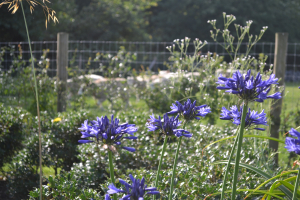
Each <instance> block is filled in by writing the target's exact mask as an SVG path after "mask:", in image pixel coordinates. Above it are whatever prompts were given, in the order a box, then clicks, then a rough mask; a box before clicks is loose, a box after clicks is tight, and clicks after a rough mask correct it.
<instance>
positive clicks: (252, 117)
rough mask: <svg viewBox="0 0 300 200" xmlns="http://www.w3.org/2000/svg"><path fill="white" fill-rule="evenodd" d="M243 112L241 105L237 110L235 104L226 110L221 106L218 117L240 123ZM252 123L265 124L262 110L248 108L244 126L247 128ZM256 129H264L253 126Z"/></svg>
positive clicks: (265, 119) (264, 114) (236, 123)
mask: <svg viewBox="0 0 300 200" xmlns="http://www.w3.org/2000/svg"><path fill="white" fill-rule="evenodd" d="M242 113H243V107H242V106H241V108H240V110H238V107H237V106H232V107H231V108H230V110H227V109H226V108H225V107H222V113H221V117H220V119H223V120H232V123H233V124H235V125H240V124H241V118H242ZM253 125H265V126H268V124H267V118H266V113H264V110H263V111H262V112H261V113H258V112H257V111H254V110H252V111H251V110H250V108H249V109H248V112H247V115H246V120H245V128H249V127H250V126H253ZM254 129H256V130H260V131H264V130H265V129H264V128H254Z"/></svg>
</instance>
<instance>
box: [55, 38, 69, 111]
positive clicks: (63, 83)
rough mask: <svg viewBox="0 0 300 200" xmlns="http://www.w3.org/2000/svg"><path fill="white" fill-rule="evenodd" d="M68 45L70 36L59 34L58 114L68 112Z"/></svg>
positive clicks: (57, 57)
mask: <svg viewBox="0 0 300 200" xmlns="http://www.w3.org/2000/svg"><path fill="white" fill-rule="evenodd" d="M68 45H69V34H68V33H58V34H57V54H56V59H57V61H56V64H57V81H56V82H57V112H64V111H66V104H67V102H66V89H67V79H68V72H67V67H68Z"/></svg>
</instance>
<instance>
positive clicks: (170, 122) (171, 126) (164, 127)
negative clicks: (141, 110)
mask: <svg viewBox="0 0 300 200" xmlns="http://www.w3.org/2000/svg"><path fill="white" fill-rule="evenodd" d="M178 117H179V115H177V116H176V117H169V116H168V114H164V118H163V121H162V120H161V117H160V116H158V119H156V118H155V116H154V114H153V115H151V116H150V119H149V120H148V131H157V130H161V132H162V133H164V134H165V135H176V136H177V137H180V136H185V137H192V136H193V134H191V133H190V132H188V131H186V130H184V129H177V127H178V126H180V125H181V121H179V120H178Z"/></svg>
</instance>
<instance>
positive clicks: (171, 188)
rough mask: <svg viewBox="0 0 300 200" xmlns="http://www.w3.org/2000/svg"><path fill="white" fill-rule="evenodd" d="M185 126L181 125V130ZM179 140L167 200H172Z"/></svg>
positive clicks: (180, 138)
mask: <svg viewBox="0 0 300 200" xmlns="http://www.w3.org/2000/svg"><path fill="white" fill-rule="evenodd" d="M185 125H186V121H185V122H184V124H183V129H185ZM181 140H182V136H181V137H179V140H178V143H177V149H176V154H175V160H174V164H173V170H172V178H171V186H170V194H169V200H172V194H173V187H174V178H175V174H176V167H177V160H178V154H179V149H180V145H181Z"/></svg>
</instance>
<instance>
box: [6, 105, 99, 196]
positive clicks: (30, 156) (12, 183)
mask: <svg viewBox="0 0 300 200" xmlns="http://www.w3.org/2000/svg"><path fill="white" fill-rule="evenodd" d="M58 117H60V118H61V119H62V121H60V122H53V118H51V117H50V116H49V115H48V114H47V113H46V112H42V113H41V119H42V124H41V126H42V127H41V129H42V133H43V135H42V147H43V148H42V157H43V158H42V159H43V166H47V167H53V168H54V170H55V174H57V171H58V168H62V169H63V170H65V171H69V170H71V167H72V166H73V163H75V162H79V161H80V160H79V159H78V158H77V155H78V153H79V152H78V149H77V145H78V140H79V139H80V136H81V133H80V131H79V130H78V127H80V125H81V123H82V122H83V121H84V119H86V118H87V114H86V113H85V112H84V111H82V112H68V113H61V114H60V115H59V116H58ZM26 130H27V131H28V132H30V136H29V137H27V138H26V140H25V142H24V143H23V147H24V149H22V150H21V151H19V153H18V154H17V155H16V156H14V157H12V161H11V162H10V163H9V168H10V170H9V171H8V172H7V173H6V174H5V175H6V176H7V177H8V184H7V192H8V194H9V195H10V196H12V197H14V198H16V199H21V198H24V197H25V196H26V195H27V194H28V191H29V190H32V188H33V187H38V183H39V174H38V173H39V154H38V152H39V151H38V141H39V138H38V133H37V131H38V124H37V118H34V120H33V122H32V123H31V124H30V126H28V127H27V129H26ZM89 174H94V173H92V172H91V173H89ZM24 182H25V183H26V185H25V186H24Z"/></svg>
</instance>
